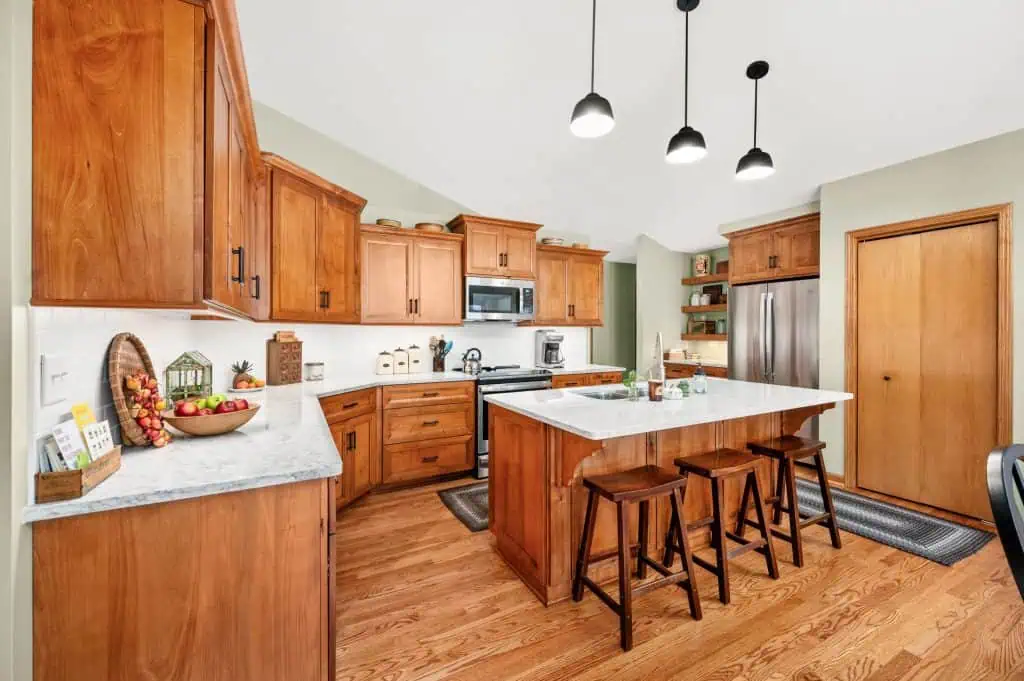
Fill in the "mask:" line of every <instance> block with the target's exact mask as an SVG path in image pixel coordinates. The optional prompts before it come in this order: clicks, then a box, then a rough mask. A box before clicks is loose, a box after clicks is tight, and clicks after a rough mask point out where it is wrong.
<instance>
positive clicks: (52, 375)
mask: <svg viewBox="0 0 1024 681" xmlns="http://www.w3.org/2000/svg"><path fill="white" fill-rule="evenodd" d="M40 364H41V366H42V374H43V375H42V378H41V379H40V387H41V389H40V391H39V394H40V399H41V401H42V403H43V406H44V407H47V406H49V405H51V404H59V403H60V402H63V401H65V400H67V399H68V391H69V390H70V386H71V367H70V364H69V363H68V359H67V357H65V356H64V355H43V360H42V362H41V363H40Z"/></svg>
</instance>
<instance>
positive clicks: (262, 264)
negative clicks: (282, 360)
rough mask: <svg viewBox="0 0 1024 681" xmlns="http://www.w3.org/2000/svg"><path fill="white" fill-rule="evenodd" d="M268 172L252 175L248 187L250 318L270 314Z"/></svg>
mask: <svg viewBox="0 0 1024 681" xmlns="http://www.w3.org/2000/svg"><path fill="white" fill-rule="evenodd" d="M267 177H268V175H262V176H260V177H259V178H257V179H256V183H255V186H254V187H253V191H252V218H251V224H252V226H253V238H252V245H251V248H252V252H253V258H252V260H253V266H252V267H253V270H252V273H251V274H250V275H249V295H250V296H251V297H252V303H251V306H250V307H251V311H250V314H251V315H252V318H253V319H256V320H259V321H264V320H266V319H269V318H270V203H269V192H268V182H267Z"/></svg>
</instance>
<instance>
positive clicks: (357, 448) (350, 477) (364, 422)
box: [331, 412, 381, 508]
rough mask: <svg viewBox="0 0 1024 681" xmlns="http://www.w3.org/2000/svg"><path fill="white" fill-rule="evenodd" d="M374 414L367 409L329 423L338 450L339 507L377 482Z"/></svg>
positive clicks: (379, 461) (378, 478) (378, 453)
mask: <svg viewBox="0 0 1024 681" xmlns="http://www.w3.org/2000/svg"><path fill="white" fill-rule="evenodd" d="M377 423H378V422H377V414H376V412H371V413H369V414H364V415H362V416H356V417H354V418H351V419H348V420H347V421H343V422H341V423H337V424H335V425H333V426H331V436H332V437H333V438H334V445H335V447H337V448H338V452H339V453H340V454H341V486H340V489H339V491H338V503H337V507H338V508H342V507H344V506H347V505H348V504H350V503H352V502H353V501H355V500H356V499H358V498H359V497H361V496H363V495H364V494H366V493H367V492H369V491H370V490H372V489H374V488H376V487H378V486H380V483H381V457H380V441H379V439H378V438H379V437H380V435H379V431H378V426H377Z"/></svg>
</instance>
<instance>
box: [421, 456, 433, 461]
mask: <svg viewBox="0 0 1024 681" xmlns="http://www.w3.org/2000/svg"><path fill="white" fill-rule="evenodd" d="M420 461H421V462H422V463H434V462H435V461H437V456H424V457H422V458H421V459H420Z"/></svg>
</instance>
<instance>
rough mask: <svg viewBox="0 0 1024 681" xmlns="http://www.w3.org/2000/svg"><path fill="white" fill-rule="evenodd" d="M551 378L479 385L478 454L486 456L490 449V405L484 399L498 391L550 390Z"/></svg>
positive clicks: (477, 417) (477, 414)
mask: <svg viewBox="0 0 1024 681" xmlns="http://www.w3.org/2000/svg"><path fill="white" fill-rule="evenodd" d="M550 389H551V380H550V379H548V380H543V381H529V382H523V383H504V384H502V383H499V384H495V385H478V386H477V388H476V455H477V458H479V457H482V456H486V455H487V453H488V451H490V449H489V446H488V443H487V410H488V409H489V408H490V405H489V404H488V403H487V401H486V400H485V399H484V398H485V397H486V396H487V395H495V394H497V393H521V392H527V391H531V390H550Z"/></svg>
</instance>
